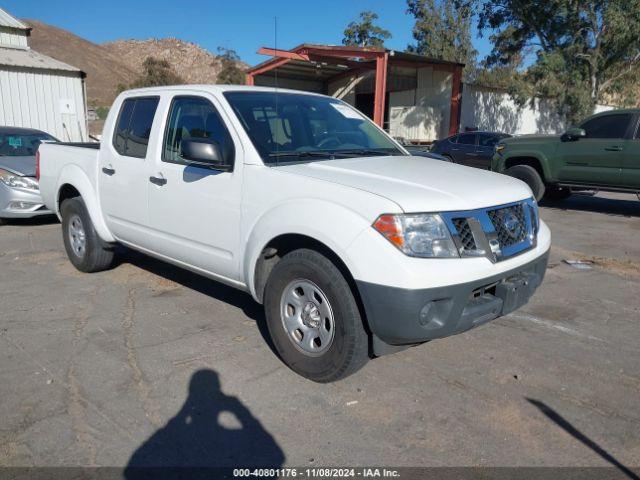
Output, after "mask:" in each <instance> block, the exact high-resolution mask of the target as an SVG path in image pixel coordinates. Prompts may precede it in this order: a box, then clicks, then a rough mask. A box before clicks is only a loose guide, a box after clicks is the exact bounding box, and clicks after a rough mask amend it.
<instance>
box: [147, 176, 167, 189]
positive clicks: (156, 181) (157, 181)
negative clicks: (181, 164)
mask: <svg viewBox="0 0 640 480" xmlns="http://www.w3.org/2000/svg"><path fill="white" fill-rule="evenodd" d="M149 181H150V182H151V183H153V184H154V185H158V186H159V187H161V186H163V185H165V184H166V183H167V179H166V178H164V177H149Z"/></svg>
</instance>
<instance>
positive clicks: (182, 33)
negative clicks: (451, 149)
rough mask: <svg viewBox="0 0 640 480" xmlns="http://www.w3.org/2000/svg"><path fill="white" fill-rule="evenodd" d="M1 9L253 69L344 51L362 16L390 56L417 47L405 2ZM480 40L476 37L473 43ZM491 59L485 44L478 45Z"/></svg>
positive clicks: (141, 0) (74, 0)
mask: <svg viewBox="0 0 640 480" xmlns="http://www.w3.org/2000/svg"><path fill="white" fill-rule="evenodd" d="M0 8H3V9H4V10H6V11H8V12H9V13H10V14H11V15H13V16H14V17H17V18H22V19H25V18H27V19H29V18H31V19H37V20H40V21H43V22H45V23H48V24H51V25H55V26H57V27H61V28H64V29H66V30H69V31H71V32H73V33H75V34H76V35H79V36H80V37H83V38H85V39H87V40H89V41H92V42H94V43H103V42H108V41H111V40H118V39H138V40H144V39H147V38H163V37H177V38H179V39H181V40H186V41H190V42H194V43H197V44H198V45H200V46H201V47H204V48H206V49H207V50H210V51H212V52H215V51H216V49H217V47H218V46H222V47H225V48H232V49H234V50H236V52H237V53H238V54H239V55H240V58H241V59H242V60H243V61H245V62H247V63H248V64H250V65H255V64H257V63H259V62H261V61H264V60H266V59H267V57H264V56H262V55H258V54H257V53H256V50H257V49H258V48H259V47H261V46H270V47H271V46H274V44H275V42H276V36H275V30H276V29H275V28H274V26H275V25H274V24H275V23H276V22H274V19H277V47H278V48H282V49H289V48H292V47H295V46H296V45H298V44H300V43H326V44H340V43H341V42H342V33H343V31H344V28H345V27H346V25H347V24H348V23H349V22H351V21H352V20H355V19H356V18H357V17H358V14H359V13H360V12H361V11H363V10H372V11H374V12H376V13H378V15H379V16H380V18H379V20H378V24H379V25H380V26H381V27H384V28H386V29H387V30H389V31H390V32H391V33H392V35H393V38H391V39H390V40H388V41H387V42H386V45H387V47H388V48H391V49H396V50H404V49H405V48H406V47H407V45H408V44H409V43H411V42H412V40H413V39H412V36H411V29H412V27H413V23H414V20H413V17H411V16H410V15H407V13H406V2H405V0H342V1H340V0H321V1H313V2H311V1H304V0H263V1H258V0H244V1H240V0H224V1H221V0H209V1H206V0H191V1H189V2H184V1H183V2H180V1H177V0H171V1H167V0H128V1H123V0H110V1H104V0H101V1H99V2H98V1H95V0H94V1H92V0H65V1H62V0H0ZM475 36H476V35H475V34H474V37H475ZM474 44H475V47H476V49H477V50H478V51H479V52H480V55H481V56H484V55H485V54H487V53H488V51H489V50H490V45H489V43H488V41H487V40H486V38H484V39H479V38H474Z"/></svg>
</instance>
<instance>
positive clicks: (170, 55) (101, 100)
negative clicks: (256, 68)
mask: <svg viewBox="0 0 640 480" xmlns="http://www.w3.org/2000/svg"><path fill="white" fill-rule="evenodd" d="M24 22H26V23H28V24H29V25H30V26H31V27H33V30H32V31H31V37H30V38H29V45H30V46H31V48H33V49H34V50H35V51H37V52H40V53H44V54H45V55H48V56H50V57H53V58H55V59H57V60H60V61H62V62H65V63H68V64H70V65H73V66H75V67H78V68H80V69H81V70H83V71H84V72H85V73H86V74H87V80H86V82H87V101H88V103H89V104H90V105H103V106H108V105H110V104H111V102H112V101H113V99H114V98H115V96H116V93H117V88H118V85H120V84H122V85H128V84H130V83H132V82H133V81H134V80H135V79H136V78H137V77H138V76H139V75H140V74H141V72H142V63H143V62H144V60H145V59H146V58H147V57H155V58H158V59H163V60H167V61H168V62H169V64H170V65H171V66H172V68H173V69H174V70H175V72H176V73H177V74H178V75H180V77H182V78H183V79H184V81H185V82H186V83H216V79H217V77H218V72H219V71H220V68H221V66H220V60H219V59H218V58H217V56H216V55H214V54H213V53H211V52H209V51H208V50H205V49H204V48H202V47H200V46H198V45H196V44H194V43H190V42H185V41H182V40H179V39H177V38H163V39H149V40H116V41H114V42H108V43H104V44H102V45H98V44H95V43H92V42H89V41H88V40H85V39H83V38H81V37H79V36H77V35H74V34H73V33H71V32H69V31H67V30H64V29H61V28H58V27H54V26H52V25H47V24H46V23H43V22H40V21H38V20H24ZM240 66H241V68H247V65H246V64H244V63H240Z"/></svg>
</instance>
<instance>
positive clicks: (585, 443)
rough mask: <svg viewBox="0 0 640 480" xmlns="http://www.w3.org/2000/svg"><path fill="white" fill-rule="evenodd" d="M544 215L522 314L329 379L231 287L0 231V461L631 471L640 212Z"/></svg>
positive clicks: (141, 261)
mask: <svg viewBox="0 0 640 480" xmlns="http://www.w3.org/2000/svg"><path fill="white" fill-rule="evenodd" d="M542 216H543V218H544V219H545V220H546V221H547V222H548V224H549V226H550V227H551V230H552V234H553V244H554V247H553V249H552V257H551V264H550V266H549V271H548V273H547V277H546V280H545V282H544V284H543V285H542V286H541V288H540V290H539V291H538V293H537V295H536V296H535V297H534V299H533V300H532V301H531V302H530V303H529V304H528V305H527V306H526V307H525V308H523V309H522V310H520V311H518V312H516V313H514V314H512V315H509V316H507V317H504V318H501V319H498V320H496V321H494V322H491V323H489V324H488V325H485V326H483V327H480V328H478V329H476V330H472V331H470V332H467V333H465V334H463V335H459V336H457V337H453V338H448V339H444V340H439V341H435V342H432V343H429V344H425V345H422V346H419V347H416V348H412V349H409V350H406V351H403V352H401V353H399V354H396V355H393V356H388V357H383V358H380V359H377V360H375V361H372V362H370V363H369V364H368V365H367V366H366V367H365V368H364V369H363V370H362V371H360V372H359V373H358V374H356V375H355V376H352V377H350V378H348V379H346V380H344V381H341V382H339V383H335V384H330V385H318V384H314V383H312V382H309V381H306V380H304V379H302V378H301V377H298V376H296V375H295V374H293V373H292V372H291V371H289V370H288V369H287V368H286V367H284V366H283V364H282V363H281V362H280V361H279V360H278V358H277V357H276V356H275V355H274V354H273V352H272V351H271V349H270V347H269V344H268V342H267V341H266V340H265V326H264V319H263V314H262V311H261V308H260V306H259V305H257V304H255V303H254V302H253V301H252V300H251V298H250V297H249V296H247V295H245V294H243V293H241V292H237V291H235V290H233V289H231V288H227V287H225V286H222V285H219V284H217V283H215V282H213V281H209V280H206V279H204V278H201V277H198V276H197V275H194V274H191V273H189V272H185V271H182V270H180V269H178V268H174V267H171V266H168V265H166V264H163V263H161V262H158V261H155V260H153V259H150V258H147V257H144V256H142V255H139V254H136V253H132V252H126V253H125V254H124V255H123V256H121V258H120V261H119V264H118V266H117V267H116V268H114V269H113V270H111V271H107V272H103V273H99V274H93V275H86V274H81V273H79V272H77V271H75V270H74V269H73V267H72V266H71V264H70V263H69V262H68V261H67V259H66V255H65V253H64V250H63V247H62V240H61V237H60V226H59V225H58V224H57V223H55V222H54V221H53V220H51V219H47V220H43V221H29V222H14V223H11V224H9V225H4V226H1V227H0V291H1V292H2V295H1V297H0V298H1V300H0V345H1V347H0V399H1V401H0V466H29V465H39V466H44V465H46V466H51V465H84V466H93V465H110V466H124V465H127V464H129V463H130V462H132V464H138V463H139V462H141V461H145V460H147V461H148V460H151V461H154V460H155V461H156V463H157V462H164V461H170V462H179V463H182V464H189V465H204V464H215V465H222V464H224V465H237V464H240V465H242V464H246V463H247V462H248V461H249V460H254V463H256V462H257V463H269V464H281V465H291V466H326V465H336V466H339V465H350V466H371V465H393V466H446V465H451V466H453V465H456V466H458V465H474V466H494V465H499V466H516V465H517V466H521V465H527V466H540V465H545V466H610V465H614V464H616V463H617V464H618V466H619V468H624V466H627V467H638V466H640V435H639V433H640V348H639V343H640V342H639V340H640V329H639V327H640V295H639V292H640V241H638V238H639V236H640V202H639V201H637V200H636V199H635V197H632V196H628V195H613V194H606V195H604V194H601V195H599V196H598V197H593V198H592V197H585V196H575V197H573V198H572V199H570V200H568V201H565V202H562V203H558V204H555V205H551V206H546V207H545V208H543V209H542ZM563 259H590V260H593V261H595V264H594V265H593V268H592V269H591V270H578V269H576V268H574V267H571V266H569V265H567V264H565V263H563V262H562V260H563Z"/></svg>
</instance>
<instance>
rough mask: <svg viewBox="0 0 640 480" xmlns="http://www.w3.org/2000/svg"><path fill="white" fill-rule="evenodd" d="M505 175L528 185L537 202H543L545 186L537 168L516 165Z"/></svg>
mask: <svg viewBox="0 0 640 480" xmlns="http://www.w3.org/2000/svg"><path fill="white" fill-rule="evenodd" d="M505 173H506V174H507V175H509V176H511V177H513V178H517V179H518V180H522V181H523V182H524V183H526V184H527V185H528V186H529V188H530V189H531V191H532V192H533V196H534V198H535V199H536V201H537V202H539V201H540V200H542V197H544V193H545V185H544V182H543V181H542V177H540V174H539V173H538V172H537V171H536V169H535V168H533V167H530V166H529V165H515V166H513V167H511V168H509V169H507V170H506V171H505Z"/></svg>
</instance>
